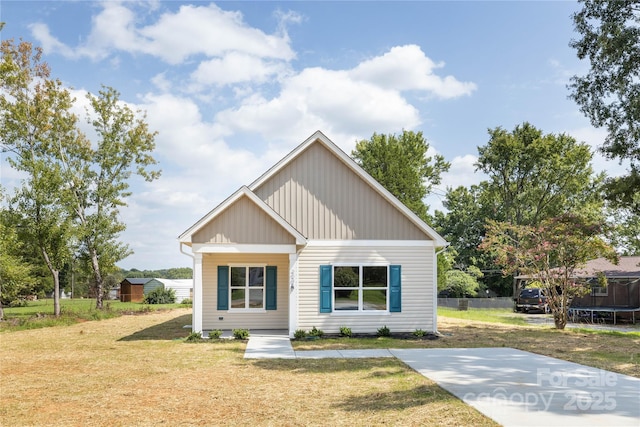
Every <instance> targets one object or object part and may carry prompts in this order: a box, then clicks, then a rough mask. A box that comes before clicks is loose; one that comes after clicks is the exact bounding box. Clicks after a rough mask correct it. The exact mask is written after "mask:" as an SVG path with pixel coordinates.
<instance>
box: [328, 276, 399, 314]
mask: <svg viewBox="0 0 640 427" xmlns="http://www.w3.org/2000/svg"><path fill="white" fill-rule="evenodd" d="M388 270H389V268H388V266H386V265H384V266H367V265H349V266H343V265H336V266H334V267H333V301H334V305H333V306H334V310H335V311H386V310H387V307H388V305H387V300H388V288H389V271H388Z"/></svg>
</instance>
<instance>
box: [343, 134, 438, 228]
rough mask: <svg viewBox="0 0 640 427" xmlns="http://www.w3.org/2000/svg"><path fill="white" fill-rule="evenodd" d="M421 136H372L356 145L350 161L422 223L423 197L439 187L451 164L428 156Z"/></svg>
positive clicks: (427, 146) (426, 218) (424, 211)
mask: <svg viewBox="0 0 640 427" xmlns="http://www.w3.org/2000/svg"><path fill="white" fill-rule="evenodd" d="M428 151H429V144H428V143H427V140H426V139H425V138H424V136H423V135H422V132H412V131H407V130H403V131H402V133H401V134H400V135H395V134H389V135H383V134H377V133H374V134H373V135H372V136H371V139H368V140H362V141H359V142H358V143H356V147H355V149H354V150H353V151H352V152H351V157H353V158H354V159H355V161H356V162H357V163H358V164H359V165H360V166H362V168H363V169H364V170H365V171H367V172H368V173H369V175H371V176H372V177H373V178H375V179H376V180H377V181H378V182H379V183H380V184H382V186H383V187H384V188H386V189H387V190H389V192H390V193H391V194H393V195H394V196H396V197H397V198H398V199H399V200H400V201H401V202H402V203H404V204H405V205H406V206H407V207H408V208H409V209H411V211H413V212H414V213H415V214H416V215H418V216H419V217H420V218H421V219H423V220H424V221H427V220H428V208H427V206H426V205H425V203H424V199H425V197H427V195H428V194H429V193H430V192H431V189H432V188H433V186H434V185H438V184H440V182H441V180H442V173H443V172H446V171H447V170H449V166H450V164H449V163H447V162H446V161H445V160H444V157H443V156H441V155H438V154H436V155H433V156H430V155H429V154H428Z"/></svg>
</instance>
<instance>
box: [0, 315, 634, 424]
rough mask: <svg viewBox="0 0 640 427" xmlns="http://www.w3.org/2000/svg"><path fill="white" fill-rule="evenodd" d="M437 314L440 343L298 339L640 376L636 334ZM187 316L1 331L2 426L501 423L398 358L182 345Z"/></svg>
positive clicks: (234, 344)
mask: <svg viewBox="0 0 640 427" xmlns="http://www.w3.org/2000/svg"><path fill="white" fill-rule="evenodd" d="M486 315H487V313H484V314H482V316H486ZM438 322H439V323H438V327H439V330H440V332H441V333H443V334H444V335H443V337H441V338H439V339H437V340H433V341H429V340H417V339H416V340H413V339H391V338H373V339H371V338H368V339H356V338H351V339H350V338H340V339H321V340H317V341H300V342H296V341H294V343H293V344H294V347H295V348H296V349H298V350H302V349H330V348H402V347H405V348H406V347H513V348H518V349H522V350H527V351H532V352H535V353H539V354H544V355H548V356H552V357H557V358H561V359H565V360H569V361H573V362H577V363H582V364H585V365H589V366H595V367H598V368H604V369H608V370H612V371H616V372H620V373H624V374H627V375H632V376H635V377H639V378H640V333H630V334H619V333H618V334H611V333H600V332H598V333H594V332H593V331H583V330H578V331H572V330H566V331H556V330H554V329H550V328H548V327H541V326H521V325H513V324H504V323H496V322H492V323H490V322H482V321H478V320H469V319H456V318H448V317H444V316H440V317H439V319H438ZM190 323H191V310H190V309H185V308H178V309H173V310H165V311H157V312H151V313H146V314H145V315H141V316H129V315H126V316H120V317H115V318H111V319H107V320H102V321H87V322H82V323H75V324H73V325H70V326H55V327H50V328H41V329H34V330H11V331H5V332H3V333H0V347H1V348H2V351H0V378H1V381H2V382H1V383H0V384H2V393H1V395H2V400H1V401H0V425H11V426H25V425H29V426H40V425H47V426H69V425H71V426H73V425H77V426H93V425H95V426H129V425H136V426H145V425H158V424H163V425H171V426H174V425H175V426H180V425H239V424H240V425H287V426H298V425H332V426H333V425H337V426H340V425H408V426H411V425H416V426H417V425H496V424H495V423H494V422H493V421H492V420H490V419H488V418H486V417H484V416H483V415H482V414H480V413H478V412H477V411H476V410H475V409H473V408H471V407H469V406H467V405H465V404H464V403H462V402H461V401H460V400H458V399H457V398H455V397H453V396H452V395H450V394H449V393H447V392H445V391H444V390H442V389H440V388H439V387H438V386H437V385H436V384H435V383H433V382H432V381H430V380H428V379H427V378H425V377H423V376H421V375H419V374H417V373H416V372H414V371H412V370H411V369H409V368H408V367H407V366H405V365H404V364H403V363H401V362H400V361H398V360H395V359H348V360H346V359H345V360H343V359H325V360H310V359H298V360H245V359H243V355H244V349H245V343H244V342H242V341H221V342H207V343H185V342H184V340H183V338H184V337H186V336H187V335H188V334H189V332H190V330H188V329H185V328H183V326H184V325H187V324H190Z"/></svg>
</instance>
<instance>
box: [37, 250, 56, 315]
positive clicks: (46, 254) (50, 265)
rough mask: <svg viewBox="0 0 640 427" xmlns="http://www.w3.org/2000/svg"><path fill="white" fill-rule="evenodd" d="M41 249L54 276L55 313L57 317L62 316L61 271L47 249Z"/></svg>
mask: <svg viewBox="0 0 640 427" xmlns="http://www.w3.org/2000/svg"><path fill="white" fill-rule="evenodd" d="M40 250H41V251H42V257H43V258H44V262H45V263H46V264H47V268H49V271H50V272H51V276H53V315H54V316H56V317H59V316H60V271H58V270H56V269H55V268H54V266H53V264H52V263H51V259H50V258H49V254H48V253H47V251H46V249H44V248H40Z"/></svg>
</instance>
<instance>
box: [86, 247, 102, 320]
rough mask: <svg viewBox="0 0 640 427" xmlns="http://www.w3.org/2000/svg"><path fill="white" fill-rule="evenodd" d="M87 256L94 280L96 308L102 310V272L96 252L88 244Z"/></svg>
mask: <svg viewBox="0 0 640 427" xmlns="http://www.w3.org/2000/svg"><path fill="white" fill-rule="evenodd" d="M89 257H90V258H91V268H92V269H93V278H94V280H95V282H96V308H97V309H99V310H102V308H103V307H104V305H103V299H104V298H103V297H104V295H103V294H104V283H103V280H102V274H101V273H100V264H99V263H98V252H97V251H96V249H95V248H94V247H93V246H89Z"/></svg>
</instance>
